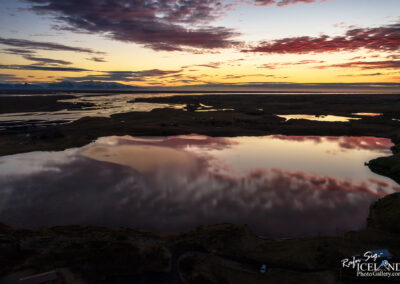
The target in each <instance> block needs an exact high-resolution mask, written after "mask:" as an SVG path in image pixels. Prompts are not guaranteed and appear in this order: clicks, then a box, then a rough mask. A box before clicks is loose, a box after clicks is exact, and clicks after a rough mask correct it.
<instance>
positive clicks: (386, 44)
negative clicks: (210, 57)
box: [243, 24, 400, 54]
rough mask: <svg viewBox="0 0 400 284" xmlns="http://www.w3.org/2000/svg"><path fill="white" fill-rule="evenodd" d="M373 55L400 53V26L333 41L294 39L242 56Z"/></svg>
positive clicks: (351, 33)
mask: <svg viewBox="0 0 400 284" xmlns="http://www.w3.org/2000/svg"><path fill="white" fill-rule="evenodd" d="M362 48H364V49H366V50H371V51H389V52H390V51H391V52H393V51H397V50H399V49H400V24H395V25H390V26H385V27H378V28H364V29H362V28H360V29H351V30H349V31H347V32H346V34H345V35H344V36H337V37H330V36H327V35H321V36H318V37H309V36H303V37H291V38H284V39H279V40H274V41H264V42H260V43H259V44H258V45H256V46H253V47H251V48H249V49H246V50H243V52H262V53H278V54H285V53H293V54H306V53H321V52H339V51H356V50H359V49H362Z"/></svg>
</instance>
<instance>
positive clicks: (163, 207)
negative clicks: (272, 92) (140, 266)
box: [0, 136, 399, 237]
mask: <svg viewBox="0 0 400 284" xmlns="http://www.w3.org/2000/svg"><path fill="white" fill-rule="evenodd" d="M260 139H262V138H260ZM228 141H229V140H228V139H226V138H210V137H205V136H178V137H170V138H165V139H164V138H159V139H133V138H130V139H129V138H128V137H109V138H102V139H100V140H99V141H97V142H95V143H93V144H91V145H88V146H86V147H83V148H82V149H77V150H75V151H76V152H75V153H74V155H73V158H71V152H68V151H64V152H58V153H57V155H58V156H57V159H55V158H51V154H49V155H50V157H49V156H46V155H45V156H43V158H42V159H41V160H40V158H39V157H38V156H29V155H28V156H23V155H25V154H22V155H15V156H8V157H3V158H1V160H2V164H1V165H7V163H10V162H11V161H12V160H14V159H16V158H17V157H19V159H21V158H22V157H24V159H25V161H27V162H29V160H30V159H35V161H36V163H38V160H40V161H41V163H42V170H41V171H35V172H32V173H31V174H29V175H26V174H25V175H17V174H16V175H13V176H10V175H4V174H0V188H1V190H0V216H1V219H0V221H1V222H5V223H9V224H15V225H19V226H25V227H36V226H42V225H60V224H91V225H108V226H132V227H137V228H142V229H151V230H160V231H180V230H187V229H191V228H193V227H195V226H198V225H205V224H214V223H220V222H232V223H236V224H242V223H247V224H249V225H250V226H251V227H252V228H253V229H254V230H255V231H256V232H257V233H259V234H262V235H265V236H271V237H289V236H302V235H311V234H316V233H324V234H325V233H327V234H328V233H329V234H334V233H340V232H343V231H346V230H350V229H356V228H360V227H362V226H363V225H364V223H365V219H366V216H367V212H368V208H369V205H370V204H371V203H372V202H373V201H374V200H376V199H377V198H378V197H380V196H383V195H385V194H388V193H391V192H394V191H395V190H399V188H395V187H393V186H392V185H390V184H389V183H386V182H384V181H381V180H379V179H372V178H371V179H370V180H365V181H353V180H343V179H338V178H335V177H332V176H324V175H317V174H310V173H306V172H294V171H288V170H285V169H274V168H271V169H252V170H250V171H246V172H242V173H241V174H239V175H238V174H237V173H235V172H229V169H225V171H224V172H223V173H221V172H218V171H214V170H213V168H210V166H209V162H210V158H211V159H212V157H209V156H207V157H205V156H201V155H199V153H198V152H196V151H187V149H188V147H190V146H191V145H192V143H193V144H196V145H200V146H201V147H209V148H210V149H211V148H212V147H215V149H217V150H218V149H219V150H222V149H223V147H230V145H231V144H230V143H228ZM233 141H234V139H233ZM102 148H103V150H104V149H107V151H108V152H107V155H109V160H105V159H104V157H105V156H104V152H102V151H101V150H99V149H102ZM96 149H97V150H96ZM154 150H157V151H154ZM119 151H121V152H119ZM140 151H145V152H146V155H144V156H143V157H142V158H144V157H147V161H146V163H150V164H151V163H153V167H150V169H151V170H143V169H142V168H140V167H139V166H140V163H138V162H137V160H139V161H142V163H144V164H145V162H143V160H141V159H142V158H141V157H139V156H140V155H138V153H139V152H140ZM163 151H164V152H163ZM171 151H172V152H171ZM151 152H154V155H149V153H151ZM60 153H61V154H60ZM88 153H90V155H88ZM129 153H131V154H129ZM160 154H162V155H164V156H163V157H162V158H161V161H162V162H160V158H159V157H160ZM62 155H65V157H67V156H68V157H70V158H68V159H65V160H63V159H62ZM118 155H119V156H118ZM88 157H90V158H88ZM177 157H184V158H177ZM214 158H215V159H219V158H218V157H214ZM135 160H136V161H135ZM177 161H178V162H177ZM138 165H139V166H138ZM154 165H155V166H154ZM54 168H56V169H57V170H52V169H54Z"/></svg>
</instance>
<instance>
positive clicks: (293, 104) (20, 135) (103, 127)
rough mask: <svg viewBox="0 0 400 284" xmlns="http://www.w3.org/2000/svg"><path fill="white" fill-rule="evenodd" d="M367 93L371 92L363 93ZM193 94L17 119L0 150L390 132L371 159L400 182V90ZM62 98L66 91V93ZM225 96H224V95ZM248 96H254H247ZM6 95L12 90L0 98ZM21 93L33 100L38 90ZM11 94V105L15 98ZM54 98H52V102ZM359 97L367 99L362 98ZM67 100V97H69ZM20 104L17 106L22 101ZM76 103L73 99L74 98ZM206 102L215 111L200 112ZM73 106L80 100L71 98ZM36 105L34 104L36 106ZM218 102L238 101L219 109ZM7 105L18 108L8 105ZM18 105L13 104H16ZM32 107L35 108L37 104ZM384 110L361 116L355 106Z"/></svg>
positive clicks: (1, 135) (0, 135)
mask: <svg viewBox="0 0 400 284" xmlns="http://www.w3.org/2000/svg"><path fill="white" fill-rule="evenodd" d="M364 96H368V97H369V98H370V100H368V102H365V101H363V100H362V98H363V97H364ZM372 97H373V98H372V99H371V95H352V96H342V95H312V96H309V95H280V96H277V95H259V94H254V95H251V97H249V96H247V95H240V94H231V95H229V94H226V95H195V96H187V95H186V96H170V97H152V98H138V99H135V102H147V103H172V104H186V105H187V108H188V109H187V110H179V109H168V108H164V109H154V110H152V111H150V112H128V113H120V114H114V115H111V116H110V117H84V118H81V119H79V120H76V121H73V122H71V123H67V124H61V125H56V126H47V127H30V126H29V125H27V126H26V127H20V128H18V129H14V130H3V131H0V156H4V155H11V154H17V153H26V152H32V151H61V150H65V149H68V148H73V147H81V146H84V145H87V144H89V143H90V142H92V141H93V140H95V139H97V138H99V137H104V136H114V135H115V136H123V135H131V136H169V135H182V134H192V133H196V134H201V135H207V136H213V137H222V136H226V137H234V136H266V135H274V134H282V135H296V136H375V137H382V138H389V139H391V140H392V141H393V143H394V144H395V146H394V147H393V148H392V150H393V155H392V156H389V157H379V158H377V159H374V160H371V161H370V162H369V163H368V166H369V168H370V169H371V170H372V171H373V172H375V173H377V174H380V175H383V176H387V177H389V178H391V179H393V180H395V181H396V182H398V183H400V130H399V129H400V122H399V121H397V120H395V119H400V95H379V96H372ZM43 98H44V99H43V101H40V100H39V102H37V106H38V107H39V108H41V109H43V110H44V109H45V108H46V107H47V110H52V109H53V108H55V109H57V108H59V107H65V105H64V104H65V103H58V104H61V106H57V96H55V97H53V98H52V97H50V96H48V97H43ZM62 98H63V97H62ZM222 98H223V100H222ZM249 98H251V99H249ZM1 99H5V100H7V99H9V98H5V97H4V98H1ZM17 99H18V100H20V101H22V100H24V99H25V100H30V101H31V102H32V101H35V100H36V99H37V97H30V98H29V97H28V98H27V97H21V98H17ZM13 100H14V99H13V98H11V99H10V103H9V104H8V105H15V104H13V103H12V102H13ZM48 100H50V103H48ZM360 101H361V102H362V103H360ZM67 104H69V103H67ZM20 105H21V104H19V106H18V105H17V108H19V107H20ZM70 105H72V104H70ZM201 105H206V106H209V107H211V108H212V109H215V111H201V112H198V111H196V110H199V107H200V108H202V107H201ZM73 106H74V107H75V108H78V109H79V108H80V107H82V106H81V105H79V104H77V105H73ZM31 108H32V107H31ZM221 109H233V110H231V111H221ZM7 110H8V111H13V109H12V108H11V107H10V108H8V109H7ZM14 110H15V109H14ZM34 110H35V108H33V109H31V111H34ZM359 112H362V113H365V112H366V113H368V112H371V113H382V115H381V116H375V117H362V116H357V115H355V113H359ZM276 114H286V115H287V114H289V115H296V114H310V115H311V114H313V115H337V116H345V117H351V118H360V119H359V120H351V121H349V122H322V121H311V120H305V119H297V120H288V121H286V120H285V119H284V118H281V117H278V116H276Z"/></svg>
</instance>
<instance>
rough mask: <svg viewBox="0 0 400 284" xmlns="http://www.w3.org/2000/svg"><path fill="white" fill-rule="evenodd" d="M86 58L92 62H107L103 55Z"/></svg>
mask: <svg viewBox="0 0 400 284" xmlns="http://www.w3.org/2000/svg"><path fill="white" fill-rule="evenodd" d="M87 60H91V61H94V62H107V61H106V60H105V59H104V58H103V57H95V56H93V57H91V58H87Z"/></svg>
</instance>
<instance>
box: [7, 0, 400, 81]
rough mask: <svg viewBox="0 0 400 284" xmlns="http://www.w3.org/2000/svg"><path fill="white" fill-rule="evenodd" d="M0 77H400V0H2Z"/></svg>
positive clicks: (82, 78) (386, 78)
mask: <svg viewBox="0 0 400 284" xmlns="http://www.w3.org/2000/svg"><path fill="white" fill-rule="evenodd" d="M0 8H1V9H0V13H1V14H0V68H1V70H0V82H8V83H23V82H31V83H37V82H56V81H64V80H68V81H87V80H94V81H106V82H119V83H124V84H130V85H135V86H182V85H199V84H239V85H240V84H258V83H376V82H382V83H397V82H400V1H399V0H325V1H321V0H226V1H221V0H220V1H218V0H202V1H200V0H198V1H196V0H160V1H155V0H114V1H111V0H69V1H65V0H26V1H17V0H0Z"/></svg>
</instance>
